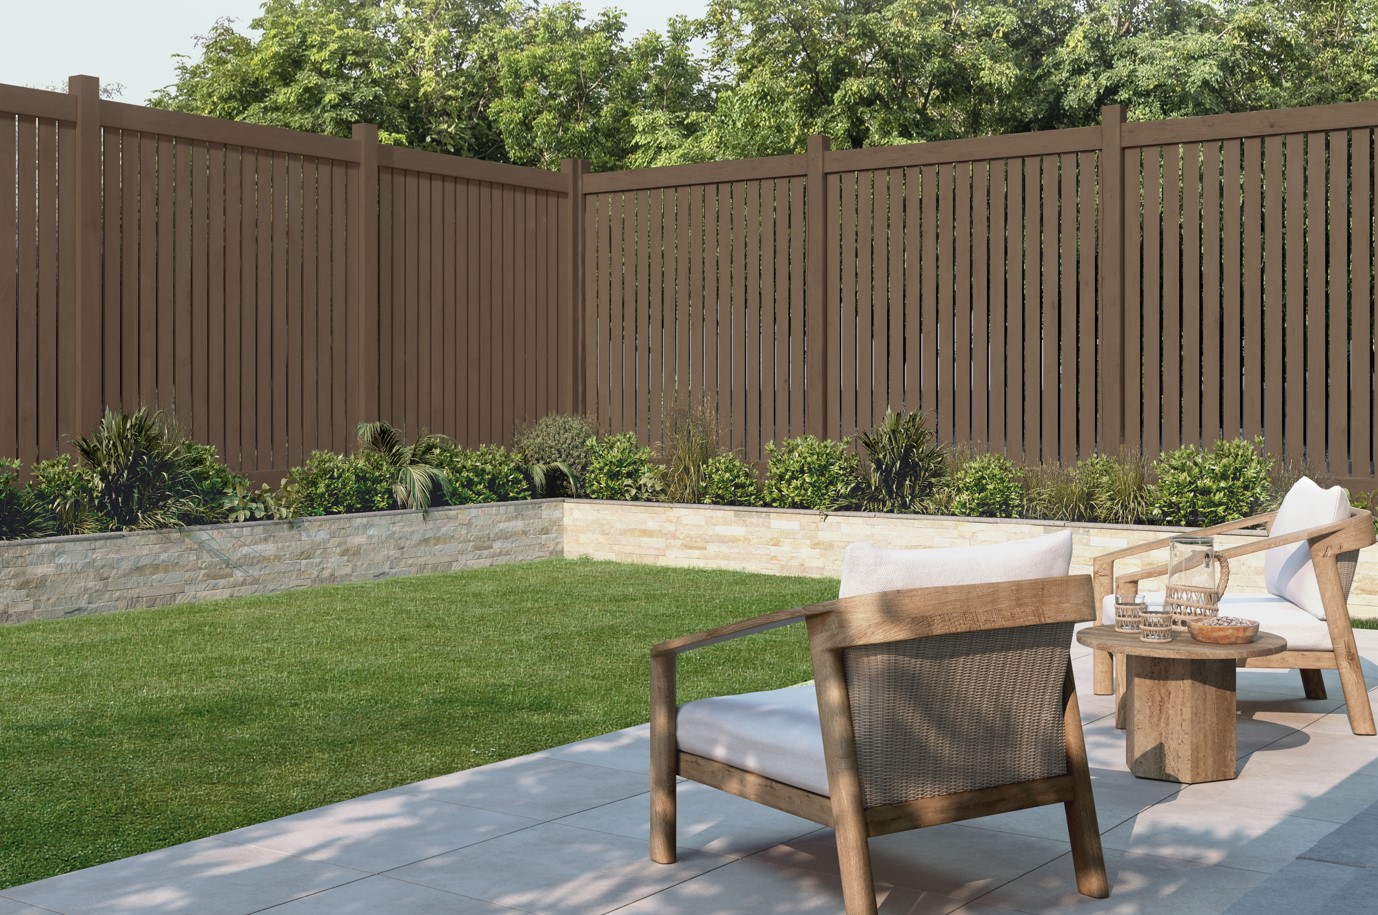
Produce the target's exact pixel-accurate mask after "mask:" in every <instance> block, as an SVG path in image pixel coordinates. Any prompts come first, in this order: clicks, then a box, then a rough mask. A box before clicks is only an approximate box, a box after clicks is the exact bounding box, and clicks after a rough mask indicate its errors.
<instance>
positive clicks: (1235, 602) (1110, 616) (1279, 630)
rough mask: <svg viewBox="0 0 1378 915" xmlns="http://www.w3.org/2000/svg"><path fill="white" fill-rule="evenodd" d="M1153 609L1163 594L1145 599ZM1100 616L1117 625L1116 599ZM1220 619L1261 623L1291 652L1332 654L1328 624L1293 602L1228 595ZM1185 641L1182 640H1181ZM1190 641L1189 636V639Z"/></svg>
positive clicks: (1111, 599)
mask: <svg viewBox="0 0 1378 915" xmlns="http://www.w3.org/2000/svg"><path fill="white" fill-rule="evenodd" d="M1144 600H1145V601H1146V602H1147V603H1148V605H1149V606H1150V607H1161V606H1162V605H1163V594H1162V593H1161V592H1158V593H1150V594H1145V595H1144ZM1101 615H1102V618H1103V619H1104V621H1105V622H1106V624H1107V625H1112V626H1113V625H1114V624H1115V598H1114V596H1113V595H1110V596H1107V597H1106V598H1105V602H1104V604H1103V605H1102V607H1101ZM1220 615H1221V616H1238V617H1243V618H1244V619H1250V620H1258V627H1259V629H1261V630H1262V631H1264V632H1271V633H1273V634H1274V635H1280V636H1282V637H1283V638H1284V639H1286V640H1287V648H1288V650H1289V651H1331V650H1333V649H1332V647H1331V642H1330V630H1329V628H1327V627H1326V624H1325V623H1324V622H1323V621H1321V620H1318V619H1316V618H1315V617H1314V616H1312V615H1311V614H1309V613H1307V612H1306V611H1305V610H1303V609H1302V608H1300V607H1298V606H1297V605H1296V604H1294V603H1292V602H1291V601H1288V600H1284V599H1282V598H1281V597H1278V596H1277V595H1276V594H1248V593H1239V594H1231V593H1230V592H1229V591H1226V592H1225V594H1224V596H1223V597H1221V598H1220ZM1178 638H1183V636H1178ZM1187 638H1189V636H1187Z"/></svg>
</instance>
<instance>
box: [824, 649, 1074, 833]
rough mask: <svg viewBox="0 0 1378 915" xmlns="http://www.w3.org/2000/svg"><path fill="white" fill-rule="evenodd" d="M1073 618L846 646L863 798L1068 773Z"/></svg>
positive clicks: (879, 801)
mask: <svg viewBox="0 0 1378 915" xmlns="http://www.w3.org/2000/svg"><path fill="white" fill-rule="evenodd" d="M1072 629H1073V624H1072V623H1071V622H1065V623H1047V624H1043V625H1037V626H1020V627H1017V628H1012V629H996V630H989V631H984V632H961V633H954V634H951V635H941V636H931V637H927V638H916V639H908V640H905V641H902V642H891V643H888V644H883V645H866V646H862V647H857V648H847V649H844V650H843V669H844V672H845V676H846V681H847V698H848V702H849V704H850V706H851V713H852V727H853V732H854V736H855V741H856V753H857V771H858V774H859V776H860V779H861V790H862V798H863V801H864V803H865V805H866V806H867V807H880V806H886V805H890V804H901V803H904V802H906V801H911V800H916V799H918V798H923V797H936V796H940V795H945V794H955V793H957V792H959V791H970V790H974V789H977V788H992V787H995V786H998V785H1009V784H1016V783H1018V782H1024V781H1030V780H1032V779H1037V778H1047V777H1051V776H1056V775H1065V774H1066V773H1067V755H1066V743H1065V734H1064V732H1063V716H1062V712H1063V701H1062V697H1063V684H1064V681H1065V678H1066V673H1067V653H1068V645H1069V644H1070V643H1071V640H1072Z"/></svg>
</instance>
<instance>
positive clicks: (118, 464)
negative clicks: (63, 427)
mask: <svg viewBox="0 0 1378 915" xmlns="http://www.w3.org/2000/svg"><path fill="white" fill-rule="evenodd" d="M73 444H74V446H75V447H76V450H77V454H78V455H80V457H81V460H82V463H83V464H85V465H86V469H88V470H90V471H91V472H92V473H93V474H94V475H95V480H94V488H95V510H96V512H97V513H98V514H99V515H101V516H103V517H105V518H108V519H109V520H110V523H111V525H112V526H113V527H114V528H116V529H117V530H127V531H131V530H146V529H149V528H158V527H177V526H180V525H182V524H185V523H187V521H188V520H195V519H197V518H198V517H199V513H200V511H201V500H200V495H201V493H200V490H199V487H198V480H197V478H196V476H195V467H196V458H195V456H194V455H193V454H192V453H191V452H190V451H189V450H188V449H187V447H186V442H185V440H184V439H183V438H181V437H180V436H178V435H177V434H175V432H174V431H173V429H172V427H171V424H170V423H169V422H168V420H167V418H166V417H165V416H164V415H163V414H162V413H160V412H158V411H157V410H150V409H148V408H147V407H140V408H139V409H138V410H136V411H134V412H133V413H130V414H124V413H115V412H112V411H111V410H108V409H107V410H106V411H105V415H104V416H103V417H102V418H101V421H100V425H99V426H97V427H96V431H95V433H94V434H93V435H91V436H90V437H89V438H79V439H77V440H76V441H75V442H74V443H73Z"/></svg>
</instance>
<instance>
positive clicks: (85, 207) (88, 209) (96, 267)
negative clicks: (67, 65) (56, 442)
mask: <svg viewBox="0 0 1378 915" xmlns="http://www.w3.org/2000/svg"><path fill="white" fill-rule="evenodd" d="M67 92H68V94H69V95H71V96H73V97H74V98H75V99H76V113H77V120H76V128H75V138H76V143H75V149H73V172H74V177H75V180H76V187H75V188H74V189H72V190H71V191H70V193H72V194H73V196H72V206H73V217H74V224H73V226H72V228H71V229H70V230H69V231H68V232H66V233H65V234H66V236H67V237H66V239H64V242H65V244H68V245H71V246H72V247H71V248H70V249H69V253H70V256H71V260H70V261H69V262H70V263H71V264H72V265H73V272H72V277H71V280H72V287H73V289H72V294H71V295H63V296H62V302H63V304H64V305H65V306H66V308H67V313H66V314H64V315H62V325H63V328H64V332H63V333H62V334H61V339H62V341H63V353H62V361H63V362H64V363H65V364H66V367H67V368H66V372H65V375H66V377H67V378H68V379H70V380H71V384H67V385H59V389H60V391H61V394H60V397H61V400H60V402H59V405H58V417H59V420H58V425H59V428H58V435H59V436H60V437H61V438H64V439H67V440H69V441H70V440H72V439H75V438H77V437H78V436H82V435H88V434H90V432H91V431H92V429H94V428H95V425H96V423H97V422H98V421H99V420H100V415H101V407H102V396H101V363H100V350H101V346H100V332H101V321H100V311H101V270H100V268H101V264H100V257H101V183H100V182H101V130H100V126H101V125H100V115H101V111H100V80H99V79H97V78H96V77H94V76H72V77H69V78H68V80H67ZM66 193H69V191H65V190H64V191H63V194H64V195H65V194H66Z"/></svg>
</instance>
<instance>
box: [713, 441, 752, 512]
mask: <svg viewBox="0 0 1378 915" xmlns="http://www.w3.org/2000/svg"><path fill="white" fill-rule="evenodd" d="M701 499H702V501H703V504H704V505H760V504H761V501H762V500H761V488H760V486H759V485H758V484H757V482H756V471H754V470H752V469H751V465H750V464H748V463H747V462H746V461H744V460H742V459H741V458H740V457H738V456H737V455H735V454H731V453H727V454H717V455H714V456H713V457H711V458H709V459H708V460H707V461H705V462H704V465H703V481H702V489H701Z"/></svg>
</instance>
